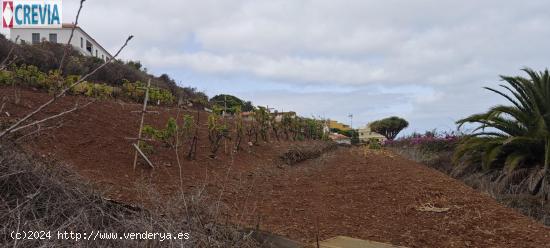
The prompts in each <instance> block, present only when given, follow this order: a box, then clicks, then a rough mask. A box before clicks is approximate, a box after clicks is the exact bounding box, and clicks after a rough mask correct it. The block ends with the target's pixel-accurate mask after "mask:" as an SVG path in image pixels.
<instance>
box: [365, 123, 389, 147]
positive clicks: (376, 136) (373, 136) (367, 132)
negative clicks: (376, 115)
mask: <svg viewBox="0 0 550 248" xmlns="http://www.w3.org/2000/svg"><path fill="white" fill-rule="evenodd" d="M371 139H376V140H378V142H380V143H382V142H384V141H386V140H387V138H386V137H384V135H382V134H379V133H376V132H373V131H372V130H371V129H370V126H369V125H367V126H365V127H363V128H359V140H360V141H361V142H363V143H367V142H369V140H371Z"/></svg>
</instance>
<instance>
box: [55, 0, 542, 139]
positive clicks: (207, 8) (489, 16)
mask: <svg viewBox="0 0 550 248" xmlns="http://www.w3.org/2000/svg"><path fill="white" fill-rule="evenodd" d="M77 2H78V1H64V4H65V7H66V8H65V11H64V13H65V14H70V13H71V11H70V9H75V10H76V3H77ZM549 7H550V3H549V2H548V1H545V0H533V1H523V2H520V1H502V0H488V1H477V0H476V1H474V0H464V1H441V0H420V1H406V0H401V1H399V0H388V1H375V0H304V1H296V0H280V1H258V0H256V1H254V0H235V1H215V0H203V1H191V0H183V1H181V0H169V1H161V2H159V1H145V0H134V1H108V0H95V1H87V2H86V7H85V9H84V12H83V17H82V21H81V24H82V25H83V27H84V28H85V29H86V30H87V31H89V33H91V34H93V35H94V36H96V37H97V39H98V40H99V41H101V42H103V43H104V44H105V46H106V47H108V48H112V49H115V48H116V47H117V46H119V45H120V43H121V42H122V41H123V40H124V38H125V37H126V35H127V34H134V35H136V39H135V40H134V41H133V42H132V44H131V45H130V47H129V48H128V50H127V51H125V53H124V57H125V58H128V59H138V60H141V61H143V62H144V64H145V66H146V67H148V68H150V69H152V70H153V71H155V72H163V71H165V70H170V71H178V70H181V71H186V72H187V73H192V74H193V75H195V77H196V78H200V77H201V76H207V77H208V78H210V79H212V78H214V79H215V78H219V81H226V80H227V79H228V78H232V77H238V78H239V79H245V80H248V81H254V82H255V83H256V85H259V84H262V83H267V82H269V83H273V82H275V83H279V84H281V88H288V87H290V88H292V87H294V88H298V87H305V86H307V87H318V90H316V91H315V92H314V93H311V94H308V93H304V92H296V91H294V92H286V93H285V95H284V96H279V97H277V96H276V95H273V94H265V93H262V92H258V89H257V88H256V87H254V86H251V87H249V88H245V89H231V88H228V87H226V86H224V85H221V84H220V87H221V88H222V90H227V91H238V92H244V93H243V95H244V96H248V97H250V98H251V99H253V100H255V101H257V102H259V103H261V102H264V101H266V102H267V101H268V99H271V100H270V101H271V103H272V104H275V101H276V100H281V99H284V101H285V104H286V105H285V107H288V108H292V106H290V104H291V103H292V104H297V105H296V106H294V109H301V110H303V111H306V112H307V113H323V112H326V113H331V114H333V115H335V116H340V117H339V118H344V119H345V115H347V112H355V113H357V114H356V116H358V117H357V118H362V119H363V122H367V121H368V120H370V119H373V118H378V117H379V116H382V115H384V114H386V115H391V114H396V115H403V116H406V117H408V118H410V119H411V123H412V126H413V128H418V129H427V128H430V125H433V126H450V125H451V123H452V120H456V119H457V118H459V117H462V116H464V115H465V114H469V113H474V112H479V111H481V110H482V109H484V108H486V107H488V106H489V105H492V104H496V103H497V102H498V101H499V100H498V98H495V97H493V96H491V95H490V94H487V93H483V91H481V87H482V86H485V85H488V84H489V85H494V84H496V83H497V82H498V77H497V75H499V74H518V73H520V72H519V69H520V68H522V67H524V66H530V67H533V68H535V69H543V68H544V67H546V66H548V64H547V63H548V59H547V58H548V54H549V53H550V48H549V47H548V46H547V41H548V40H549V39H550V29H548V28H547V23H550V16H549V15H548V14H547V10H548V9H549ZM68 18H70V16H67V17H66V19H65V20H69V19H68ZM179 80H184V79H179ZM214 81H215V80H214ZM199 83H200V82H199ZM198 86H199V87H200V85H198ZM377 86H378V87H382V88H384V89H380V88H376V87H377ZM223 87H225V88H223ZM334 87H344V88H346V89H351V92H352V93H351V94H345V93H340V94H336V95H333V94H332V93H330V90H329V88H330V89H332V88H334ZM365 87H369V89H370V91H369V92H368V94H367V93H365ZM407 87H409V88H407ZM387 90H395V91H399V92H398V94H397V95H399V97H398V98H399V101H397V102H396V103H393V104H392V102H391V101H387V99H388V98H391V97H397V96H396V95H395V94H394V95H391V94H390V95H391V97H390V95H388V92H385V91H387ZM348 91H349V90H348ZM247 92H248V93H247ZM353 92H355V93H353ZM367 95H368V99H369V100H368V102H369V106H368V107H367V108H368V109H371V110H369V111H365V108H366V107H365V105H363V102H364V101H363V100H364V98H366V97H367ZM260 96H261V97H260ZM314 96H315V97H314ZM329 96H330V97H332V98H334V100H333V101H330V102H322V101H323V99H326V98H328V97H329ZM304 98H305V99H308V100H307V101H304V100H303V99H304ZM298 104H299V106H298ZM371 106H372V107H371ZM342 113H344V114H342ZM439 122H441V123H443V124H441V125H440V124H438V123H439ZM415 123H417V124H415Z"/></svg>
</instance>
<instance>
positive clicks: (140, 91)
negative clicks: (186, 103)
mask: <svg viewBox="0 0 550 248" xmlns="http://www.w3.org/2000/svg"><path fill="white" fill-rule="evenodd" d="M146 89H147V85H146V84H144V83H142V82H140V81H137V82H135V83H131V82H130V81H128V80H123V81H122V94H123V95H124V96H126V97H128V98H130V99H132V100H134V101H136V102H143V99H145V90H146ZM174 101H175V97H174V95H172V93H171V92H170V91H169V90H166V89H161V88H157V87H154V86H151V87H150V88H149V101H148V102H149V103H152V104H159V103H160V104H173V103H174Z"/></svg>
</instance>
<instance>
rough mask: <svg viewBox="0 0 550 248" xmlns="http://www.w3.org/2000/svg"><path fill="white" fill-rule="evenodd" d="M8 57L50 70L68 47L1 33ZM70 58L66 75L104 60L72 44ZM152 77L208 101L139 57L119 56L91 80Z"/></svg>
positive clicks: (2, 53)
mask: <svg viewBox="0 0 550 248" xmlns="http://www.w3.org/2000/svg"><path fill="white" fill-rule="evenodd" d="M12 48H13V51H12V53H11V56H10V57H8V61H6V64H8V65H9V66H8V67H9V68H10V67H20V66H23V65H27V66H28V65H32V66H36V67H37V68H38V69H39V70H40V71H42V72H44V73H48V72H50V71H54V70H57V69H58V68H59V66H60V63H61V58H62V57H63V53H64V51H65V48H66V47H65V46H64V45H62V44H53V43H49V42H42V43H40V44H38V45H29V44H14V43H13V42H11V41H10V40H8V39H6V38H5V37H4V36H3V35H1V34H0V58H2V60H0V62H2V61H3V60H4V58H6V57H7V56H8V54H9V53H10V50H12ZM67 51H68V53H67V54H68V58H67V59H66V60H65V63H64V65H63V76H64V77H68V76H74V75H85V74H87V73H89V72H90V71H92V70H93V69H95V68H97V67H99V66H100V65H101V64H102V63H103V60H101V59H99V58H95V57H90V56H84V55H82V54H80V53H79V52H78V51H76V50H75V49H73V48H72V47H71V48H69V49H68V50H67ZM149 79H151V84H152V85H153V86H156V87H160V88H162V89H167V90H169V91H170V92H171V93H172V94H173V95H174V96H175V97H176V98H177V99H182V100H188V101H204V102H207V101H208V97H207V96H206V95H205V94H204V93H202V92H199V91H197V90H196V89H195V88H193V87H180V86H178V85H177V84H176V82H175V81H174V80H173V79H172V78H170V76H168V75H167V74H162V75H160V76H155V75H152V74H150V73H148V72H147V69H146V68H143V66H142V65H141V63H140V62H139V61H127V62H124V61H122V60H115V61H113V62H112V63H110V64H108V65H107V66H105V67H104V68H102V69H100V70H99V71H98V72H97V73H95V74H93V75H91V76H90V78H89V79H88V81H90V82H94V83H103V84H107V85H110V86H117V87H120V86H122V85H123V83H124V82H125V81H127V82H131V83H134V82H142V83H145V82H147V81H148V80H149Z"/></svg>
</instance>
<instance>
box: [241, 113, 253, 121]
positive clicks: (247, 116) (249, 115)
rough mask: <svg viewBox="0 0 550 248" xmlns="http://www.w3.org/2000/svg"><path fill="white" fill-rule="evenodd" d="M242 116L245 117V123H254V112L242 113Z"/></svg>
mask: <svg viewBox="0 0 550 248" xmlns="http://www.w3.org/2000/svg"><path fill="white" fill-rule="evenodd" d="M241 116H242V117H243V121H253V120H254V112H242V113H241Z"/></svg>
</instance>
